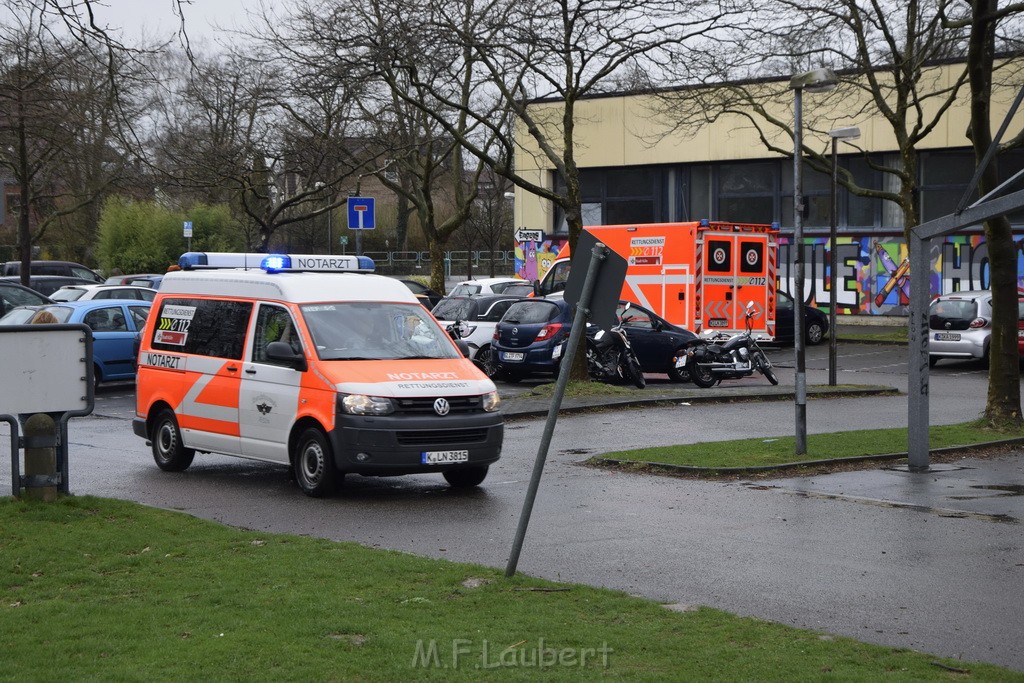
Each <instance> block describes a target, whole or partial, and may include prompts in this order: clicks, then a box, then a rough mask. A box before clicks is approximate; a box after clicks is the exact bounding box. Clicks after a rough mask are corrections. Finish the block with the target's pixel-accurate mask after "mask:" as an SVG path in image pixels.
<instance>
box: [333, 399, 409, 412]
mask: <svg viewBox="0 0 1024 683" xmlns="http://www.w3.org/2000/svg"><path fill="white" fill-rule="evenodd" d="M339 405H340V406H341V411H342V412H343V413H348V414H349V415H390V414H391V413H393V412H395V404H394V402H392V400H391V399H390V398H384V397H383V396H366V395H365V394H346V395H344V396H341V398H340V401H339Z"/></svg>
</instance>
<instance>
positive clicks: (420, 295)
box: [395, 277, 444, 311]
mask: <svg viewBox="0 0 1024 683" xmlns="http://www.w3.org/2000/svg"><path fill="white" fill-rule="evenodd" d="M395 279H396V280H398V281H399V282H401V283H403V284H405V286H406V287H408V288H409V291H410V292H412V293H413V294H415V295H416V298H417V299H419V300H420V303H421V304H423V306H424V308H426V309H427V310H428V311H430V310H432V309H433V308H434V306H436V305H437V303H438V302H439V301H440V300H441V299H443V298H444V295H443V294H441V293H439V292H436V291H434V290H433V289H431V288H430V287H427V286H426V285H425V284H423V283H421V282H417V281H416V280H413V279H410V278H404V277H398V278H395Z"/></svg>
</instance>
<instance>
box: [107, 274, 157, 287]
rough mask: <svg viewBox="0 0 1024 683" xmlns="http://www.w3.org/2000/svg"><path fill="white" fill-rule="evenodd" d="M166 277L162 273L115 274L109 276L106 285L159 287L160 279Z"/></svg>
mask: <svg viewBox="0 0 1024 683" xmlns="http://www.w3.org/2000/svg"><path fill="white" fill-rule="evenodd" d="M163 279H164V276H163V274H162V273H136V274H134V275H114V276H112V277H108V278H107V280H106V282H104V283H103V284H106V285H136V286H138V287H149V288H151V289H159V288H160V281H161V280H163Z"/></svg>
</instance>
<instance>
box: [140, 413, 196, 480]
mask: <svg viewBox="0 0 1024 683" xmlns="http://www.w3.org/2000/svg"><path fill="white" fill-rule="evenodd" d="M149 440H150V442H151V443H152V444H153V460H155V461H156V466H157V467H159V468H160V469H162V470H163V471H164V472H181V471H182V470H184V469H187V468H188V466H189V465H191V464H192V459H193V458H195V457H196V452H195V450H194V449H192V448H186V447H185V444H184V443H183V442H182V440H181V430H180V429H178V420H177V418H175V417H174V411H173V410H171V409H170V408H164V409H163V410H161V411H160V412H159V413H157V415H156V418H155V419H154V420H153V427H152V428H151V429H150V431H149Z"/></svg>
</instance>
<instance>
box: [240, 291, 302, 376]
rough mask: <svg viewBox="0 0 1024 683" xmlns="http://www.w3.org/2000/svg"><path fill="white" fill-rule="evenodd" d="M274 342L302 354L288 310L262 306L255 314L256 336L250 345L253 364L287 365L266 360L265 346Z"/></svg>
mask: <svg viewBox="0 0 1024 683" xmlns="http://www.w3.org/2000/svg"><path fill="white" fill-rule="evenodd" d="M276 341H279V342H284V343H285V344H288V346H290V347H291V349H292V351H293V352H294V353H297V354H301V353H302V342H301V341H300V340H299V332H298V330H297V329H296V328H295V323H294V322H293V321H292V316H291V314H290V313H288V310H287V309H285V308H282V307H281V306H272V305H268V304H262V305H261V306H260V309H259V312H258V313H257V314H256V334H255V338H254V340H253V345H252V360H253V362H254V363H268V364H270V365H287V363H282V362H280V361H276V360H271V359H269V358H267V346H269V345H270V343H271V342H276Z"/></svg>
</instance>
